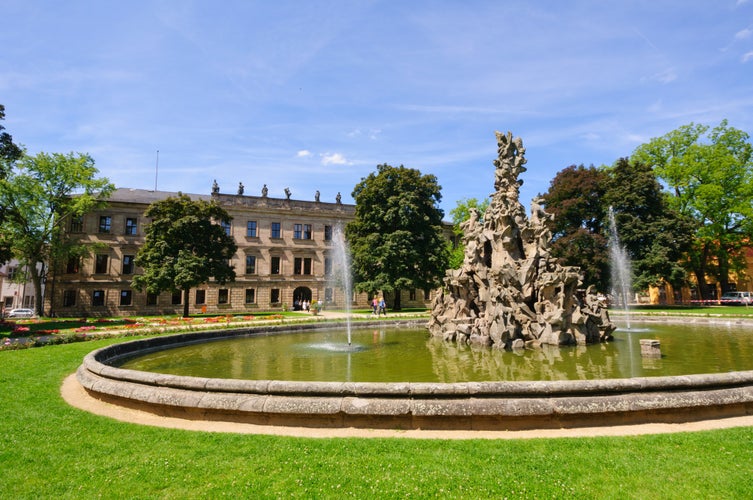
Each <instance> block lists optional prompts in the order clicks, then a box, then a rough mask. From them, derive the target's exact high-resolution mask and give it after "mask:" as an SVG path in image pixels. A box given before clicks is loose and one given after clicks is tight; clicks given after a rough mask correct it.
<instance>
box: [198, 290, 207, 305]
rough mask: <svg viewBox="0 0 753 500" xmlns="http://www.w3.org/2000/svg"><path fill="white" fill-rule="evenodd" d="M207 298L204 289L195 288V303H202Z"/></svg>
mask: <svg viewBox="0 0 753 500" xmlns="http://www.w3.org/2000/svg"><path fill="white" fill-rule="evenodd" d="M206 300H207V292H206V290H196V303H197V304H203V303H204V302H206Z"/></svg>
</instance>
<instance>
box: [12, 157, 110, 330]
mask: <svg viewBox="0 0 753 500" xmlns="http://www.w3.org/2000/svg"><path fill="white" fill-rule="evenodd" d="M97 173H98V170H97V169H96V168H95V167H94V160H93V159H92V158H91V157H90V156H89V155H85V154H83V155H82V154H74V153H69V154H60V153H52V154H47V153H39V154H37V155H36V156H26V155H24V156H22V157H21V159H20V160H18V161H17V162H16V163H15V168H14V169H13V170H11V171H10V172H9V173H8V176H7V177H6V178H5V179H0V206H2V207H3V208H4V209H5V220H4V221H2V226H1V231H0V234H2V236H3V237H4V238H6V241H7V243H8V245H9V246H10V248H11V250H12V252H13V255H14V256H15V257H17V258H18V259H19V261H20V262H21V264H22V265H25V266H27V269H28V271H29V274H30V277H31V281H32V283H33V285H34V292H35V294H36V297H37V304H36V309H37V311H36V312H37V314H38V315H40V316H42V315H44V301H43V300H42V298H43V297H42V281H43V280H44V279H45V278H46V275H47V268H46V266H47V265H48V263H50V262H54V261H55V260H56V259H57V258H60V257H61V254H62V253H63V248H66V246H65V242H64V240H63V238H62V233H63V231H62V229H63V227H62V226H63V224H64V223H65V222H66V221H67V220H69V218H70V217H78V216H81V215H83V214H85V213H87V212H89V211H91V210H93V209H95V208H98V207H101V206H103V205H104V204H105V203H106V198H107V197H109V195H110V193H111V192H112V190H113V189H114V186H113V185H112V184H110V182H109V181H108V180H107V179H106V178H99V179H98V178H95V175H96V174H97Z"/></svg>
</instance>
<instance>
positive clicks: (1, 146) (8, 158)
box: [0, 104, 24, 264]
mask: <svg viewBox="0 0 753 500" xmlns="http://www.w3.org/2000/svg"><path fill="white" fill-rule="evenodd" d="M3 120H5V106H3V105H2V104H0V121H3ZM3 130H5V127H4V126H3V125H0V179H5V178H6V177H7V176H8V173H9V172H10V171H11V170H12V169H13V166H14V165H15V162H16V161H18V160H20V159H21V157H22V156H23V154H24V151H23V149H21V147H20V146H17V145H16V144H14V143H13V137H11V135H10V134H9V133H7V132H3ZM3 220H5V205H0V225H2V223H3ZM10 258H11V250H10V246H9V245H8V243H7V241H3V238H0V264H3V263H5V262H7V261H8V260H10Z"/></svg>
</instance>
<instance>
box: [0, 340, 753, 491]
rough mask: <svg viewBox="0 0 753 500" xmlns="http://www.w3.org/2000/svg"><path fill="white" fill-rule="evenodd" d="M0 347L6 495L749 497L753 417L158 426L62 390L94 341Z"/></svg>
mask: <svg viewBox="0 0 753 500" xmlns="http://www.w3.org/2000/svg"><path fill="white" fill-rule="evenodd" d="M119 341H120V340H117V339H100V340H94V341H91V342H87V343H77V344H65V345H54V346H48V347H45V348H42V349H26V350H18V351H3V352H0V387H2V397H0V422H1V424H2V425H1V426H0V497H1V498H13V499H17V498H50V497H60V498H92V497H104V498H217V497H264V498H282V497H284V498H288V497H291V498H343V497H355V498H364V497H374V498H397V497H418V498H428V497H442V498H474V499H475V498H490V497H493V498H503V497H509V498H620V499H623V498H678V499H679V498H745V497H747V498H749V497H750V495H751V491H753V447H752V446H751V442H753V428H739V429H727V430H718V431H709V432H697V433H680V434H671V435H656V436H638V437H612V438H604V437H599V438H580V439H573V438H562V439H535V440H466V441H443V440H411V439H355V438H353V439H344V438H343V439H307V438H287V437H272V436H254V435H235V434H220V433H201V432H190V431H182V430H171V429H162V428H152V427H146V426H139V425H135V424H128V423H122V422H118V421H114V420H111V419H108V418H105V417H100V416H96V415H91V414H89V413H86V412H84V411H81V410H78V409H75V408H72V407H70V406H68V405H67V404H66V403H65V402H64V401H63V400H62V398H61V397H60V385H61V382H62V380H63V379H64V378H65V377H66V376H67V375H69V374H70V373H72V372H73V371H74V370H75V369H76V367H77V366H78V365H79V364H80V362H81V359H82V358H83V356H84V355H85V354H86V353H88V352H89V351H91V350H93V349H96V348H99V347H102V346H104V345H108V344H112V343H114V342H119Z"/></svg>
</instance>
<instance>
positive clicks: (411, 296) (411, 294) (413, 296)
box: [408, 288, 416, 300]
mask: <svg viewBox="0 0 753 500" xmlns="http://www.w3.org/2000/svg"><path fill="white" fill-rule="evenodd" d="M408 300H416V289H415V288H411V289H410V292H408Z"/></svg>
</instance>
